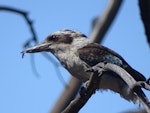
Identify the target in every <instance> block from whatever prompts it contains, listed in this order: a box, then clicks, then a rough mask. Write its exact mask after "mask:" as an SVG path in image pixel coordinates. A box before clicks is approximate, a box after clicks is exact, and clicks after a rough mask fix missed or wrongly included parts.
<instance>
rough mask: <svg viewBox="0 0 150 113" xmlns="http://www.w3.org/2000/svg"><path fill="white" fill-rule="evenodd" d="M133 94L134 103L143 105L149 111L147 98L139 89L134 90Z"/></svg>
mask: <svg viewBox="0 0 150 113" xmlns="http://www.w3.org/2000/svg"><path fill="white" fill-rule="evenodd" d="M134 94H135V95H136V98H135V99H136V100H134V101H135V102H136V103H138V104H140V103H142V104H144V106H145V105H146V106H147V107H148V108H149V109H150V101H149V99H148V98H147V96H146V95H145V94H144V92H143V91H142V89H141V88H139V87H137V88H135V89H134Z"/></svg>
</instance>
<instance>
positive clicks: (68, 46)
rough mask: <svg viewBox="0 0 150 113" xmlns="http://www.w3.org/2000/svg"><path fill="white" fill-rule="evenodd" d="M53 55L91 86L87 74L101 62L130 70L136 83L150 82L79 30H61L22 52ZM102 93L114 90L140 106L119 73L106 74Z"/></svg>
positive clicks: (69, 70)
mask: <svg viewBox="0 0 150 113" xmlns="http://www.w3.org/2000/svg"><path fill="white" fill-rule="evenodd" d="M37 52H50V53H52V54H53V55H54V56H55V57H56V58H57V59H58V60H59V61H60V63H61V64H62V65H63V66H64V68H65V69H67V70H68V72H70V73H71V75H73V76H74V77H76V78H77V79H79V80H81V81H82V82H87V81H88V80H89V78H90V75H91V73H90V72H87V71H86V70H87V69H88V68H90V67H92V66H95V65H96V64H98V63H100V62H107V63H111V64H116V65H118V66H120V67H121V68H123V69H124V70H126V71H127V72H128V73H129V74H130V75H131V76H132V77H133V78H134V79H135V80H136V81H146V78H145V77H144V76H143V75H142V74H141V73H139V72H138V71H136V70H135V69H133V68H132V67H131V66H130V65H129V64H128V63H127V62H126V61H125V60H124V58H123V57H122V56H120V55H119V54H118V53H116V52H115V51H113V50H111V49H109V48H107V47H105V46H102V45H100V44H98V43H93V42H91V40H90V39H89V38H88V37H87V36H86V35H84V34H82V33H81V32H78V31H75V30H68V29H65V30H59V31H56V32H53V33H51V34H50V35H48V36H47V38H46V39H45V40H44V41H42V42H41V43H39V44H37V45H35V46H33V47H30V48H27V49H25V50H24V51H22V57H23V56H24V54H25V53H37ZM99 89H100V90H108V89H109V90H112V91H114V92H116V93H119V94H120V95H121V96H122V97H123V98H124V99H126V100H128V101H133V102H134V103H139V100H138V99H137V96H136V94H134V92H132V93H127V91H128V90H129V87H128V85H127V84H126V83H125V82H124V81H123V80H122V79H121V78H120V77H119V76H117V75H116V74H115V73H112V72H106V74H105V76H102V77H101V82H100V84H99ZM139 91H140V92H141V95H142V96H143V97H142V98H144V100H145V101H147V103H148V99H147V97H146V96H145V94H144V92H143V91H142V90H141V89H140V90H139Z"/></svg>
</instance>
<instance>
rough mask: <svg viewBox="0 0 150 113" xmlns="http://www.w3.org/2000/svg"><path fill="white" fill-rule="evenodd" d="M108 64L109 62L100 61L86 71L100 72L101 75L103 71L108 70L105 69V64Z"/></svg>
mask: <svg viewBox="0 0 150 113" xmlns="http://www.w3.org/2000/svg"><path fill="white" fill-rule="evenodd" d="M106 64H107V62H101V63H98V64H97V65H95V66H93V67H91V68H88V69H87V70H86V72H97V73H98V74H99V76H101V75H102V73H103V72H104V71H106V70H105V65H106Z"/></svg>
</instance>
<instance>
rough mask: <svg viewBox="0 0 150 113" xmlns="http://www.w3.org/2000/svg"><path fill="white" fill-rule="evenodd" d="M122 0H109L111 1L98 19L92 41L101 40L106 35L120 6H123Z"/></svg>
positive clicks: (91, 36)
mask: <svg viewBox="0 0 150 113" xmlns="http://www.w3.org/2000/svg"><path fill="white" fill-rule="evenodd" d="M121 3H122V0H109V3H108V5H107V7H106V9H105V11H104V12H103V14H102V15H100V16H99V17H98V19H97V20H96V24H95V26H94V28H93V30H92V33H91V35H90V38H91V41H92V42H97V43H99V42H101V41H102V39H103V37H104V35H105V34H106V32H107V31H108V28H109V27H110V25H111V23H112V22H113V20H114V18H115V16H116V14H117V12H118V11H119V8H120V6H121Z"/></svg>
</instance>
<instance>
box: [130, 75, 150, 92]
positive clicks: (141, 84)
mask: <svg viewBox="0 0 150 113" xmlns="http://www.w3.org/2000/svg"><path fill="white" fill-rule="evenodd" d="M149 81H150V78H149V79H147V80H146V81H137V82H136V83H135V84H134V85H133V86H132V87H131V90H134V89H136V88H144V89H146V90H149V91H150V84H149Z"/></svg>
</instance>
